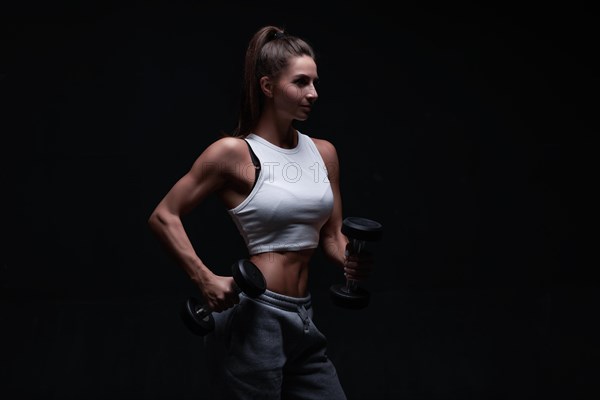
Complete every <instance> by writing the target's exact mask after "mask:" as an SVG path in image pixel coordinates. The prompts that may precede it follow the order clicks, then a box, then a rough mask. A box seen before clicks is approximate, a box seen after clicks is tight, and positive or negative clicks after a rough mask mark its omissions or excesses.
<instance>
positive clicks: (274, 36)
mask: <svg viewBox="0 0 600 400" xmlns="http://www.w3.org/2000/svg"><path fill="white" fill-rule="evenodd" d="M286 36H287V34H286V33H285V32H284V31H281V32H275V35H273V40H277V39H282V38H284V37H286Z"/></svg>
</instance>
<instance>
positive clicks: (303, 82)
mask: <svg viewBox="0 0 600 400" xmlns="http://www.w3.org/2000/svg"><path fill="white" fill-rule="evenodd" d="M318 78H319V76H318V75H317V64H316V63H315V60H313V59H312V57H309V56H301V57H293V58H291V59H290V60H289V63H288V66H287V67H286V68H285V69H284V70H282V71H281V74H280V75H279V78H278V79H277V81H276V82H275V86H274V89H273V101H274V105H275V108H276V110H277V111H278V113H281V114H284V115H285V116H286V117H288V118H291V119H295V120H299V121H304V120H306V119H307V118H308V114H310V110H311V107H312V105H313V103H314V102H315V101H316V100H317V98H318V97H319V96H318V94H317V89H316V88H315V83H316V82H317V81H318Z"/></svg>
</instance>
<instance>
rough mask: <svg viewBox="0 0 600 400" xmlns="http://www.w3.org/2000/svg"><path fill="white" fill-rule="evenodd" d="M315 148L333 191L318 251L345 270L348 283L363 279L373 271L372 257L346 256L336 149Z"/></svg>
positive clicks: (324, 144)
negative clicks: (349, 280)
mask: <svg viewBox="0 0 600 400" xmlns="http://www.w3.org/2000/svg"><path fill="white" fill-rule="evenodd" d="M315 143H316V144H317V148H318V149H319V152H320V153H321V156H322V157H323V160H324V161H325V164H326V166H327V171H328V177H329V181H330V182H331V190H332V191H333V212H332V213H331V217H329V220H328V221H327V222H326V223H325V225H323V227H322V228H321V238H320V241H321V247H322V249H323V252H324V253H325V255H326V256H327V258H328V259H329V260H330V261H332V262H333V263H334V264H335V265H338V266H340V267H342V268H344V274H345V276H346V277H347V278H348V279H353V280H363V279H366V278H367V277H368V276H369V274H370V273H371V270H372V269H373V258H372V255H371V254H368V253H362V254H346V249H349V244H348V242H349V240H348V238H347V237H346V236H345V235H344V234H343V233H342V199H341V192H340V184H339V177H340V176H339V160H338V157H337V152H336V150H335V147H334V146H333V145H332V144H331V143H329V142H327V141H323V140H315Z"/></svg>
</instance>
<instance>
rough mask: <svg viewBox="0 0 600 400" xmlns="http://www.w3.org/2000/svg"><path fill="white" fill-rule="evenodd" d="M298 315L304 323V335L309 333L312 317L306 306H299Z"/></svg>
mask: <svg viewBox="0 0 600 400" xmlns="http://www.w3.org/2000/svg"><path fill="white" fill-rule="evenodd" d="M298 315H299V316H300V318H301V319H302V322H304V333H308V327H309V325H310V317H309V315H308V311H307V310H306V308H305V307H304V305H300V304H299V305H298Z"/></svg>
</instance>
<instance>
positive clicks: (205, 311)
mask: <svg viewBox="0 0 600 400" xmlns="http://www.w3.org/2000/svg"><path fill="white" fill-rule="evenodd" d="M233 289H234V290H235V293H236V294H237V295H239V294H240V293H241V292H242V290H241V289H240V288H239V287H238V285H236V284H235V283H234V284H233ZM212 312H213V309H212V308H211V307H209V306H208V304H202V305H201V306H200V307H198V308H196V309H195V310H194V314H196V316H197V317H198V318H200V319H204V318H207V317H208V316H209V315H210V314H211V313H212Z"/></svg>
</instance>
